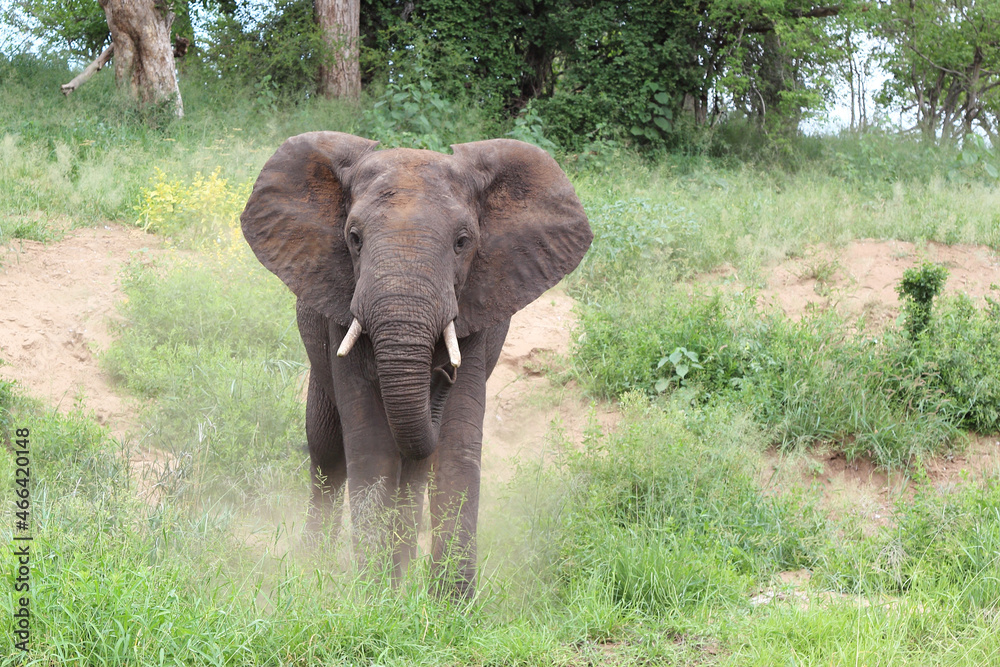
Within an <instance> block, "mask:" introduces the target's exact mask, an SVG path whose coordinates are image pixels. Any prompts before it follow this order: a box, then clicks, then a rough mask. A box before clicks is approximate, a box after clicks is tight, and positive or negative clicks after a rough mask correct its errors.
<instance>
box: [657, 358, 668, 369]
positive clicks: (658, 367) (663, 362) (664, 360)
mask: <svg viewBox="0 0 1000 667" xmlns="http://www.w3.org/2000/svg"><path fill="white" fill-rule="evenodd" d="M668 361H670V359H668V358H667V357H663V358H662V359H660V363H658V364H656V370H660V369H661V368H663V365H664V364H665V363H667V362H668Z"/></svg>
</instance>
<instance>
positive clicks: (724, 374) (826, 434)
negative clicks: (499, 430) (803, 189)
mask: <svg viewBox="0 0 1000 667" xmlns="http://www.w3.org/2000/svg"><path fill="white" fill-rule="evenodd" d="M638 292H639V294H637V295H633V296H631V297H622V296H619V297H615V298H614V299H608V300H607V303H606V304H605V305H603V306H600V305H596V304H595V305H589V306H586V307H585V308H583V311H582V314H581V319H580V326H581V327H582V328H583V330H584V332H585V333H584V335H583V336H582V337H581V339H580V340H579V342H578V344H577V346H576V350H575V355H574V360H575V365H576V369H577V372H578V373H579V375H580V377H581V378H582V379H583V380H584V382H585V383H586V385H587V386H588V387H589V388H590V389H591V390H592V391H594V392H596V393H598V394H600V395H602V396H605V397H612V398H613V397H616V396H619V395H621V394H622V393H623V392H625V391H629V390H640V391H642V392H644V393H646V394H647V395H649V396H655V395H656V394H657V393H658V389H659V390H662V389H664V388H666V387H668V386H673V387H676V386H678V385H679V384H680V383H679V382H676V378H675V375H676V366H674V365H671V364H669V363H666V364H661V363H660V361H661V360H662V359H664V358H667V359H668V360H669V357H670V355H671V354H672V353H673V352H674V351H675V350H677V349H678V348H683V349H684V350H686V351H687V352H689V353H691V354H693V355H696V356H697V366H698V367H694V366H690V365H689V367H688V368H687V369H686V371H687V372H686V373H685V375H684V384H685V385H687V386H690V387H692V388H694V389H696V390H697V396H698V400H699V401H701V402H712V401H735V402H737V403H739V404H741V405H744V406H746V408H747V409H749V410H751V411H752V413H753V414H754V415H756V417H757V418H758V419H759V420H761V422H762V423H763V424H767V425H769V426H771V427H773V429H774V431H773V433H774V437H775V438H776V439H777V441H778V442H779V443H781V444H784V445H794V444H796V443H809V442H813V441H827V442H836V443H838V446H839V447H841V448H842V449H843V450H844V451H845V452H846V453H847V454H848V456H852V457H853V456H856V455H860V454H864V455H867V456H871V457H873V458H874V459H875V460H876V461H878V462H879V463H882V464H885V465H903V464H906V463H907V462H909V461H910V460H911V459H912V458H913V457H914V456H915V455H919V454H922V453H925V452H932V451H936V450H938V449H940V448H941V447H943V446H944V445H946V444H948V443H949V442H951V440H952V439H953V438H955V437H956V435H957V428H958V426H959V425H961V423H962V420H961V419H960V418H959V415H958V412H957V411H956V409H955V397H954V396H952V395H951V394H949V393H948V392H947V391H944V390H943V389H942V388H941V386H940V385H939V384H934V383H932V382H929V381H928V379H927V377H925V373H924V372H923V371H922V370H920V369H919V368H916V367H914V365H913V363H912V362H911V360H910V359H908V358H907V357H906V356H905V355H902V354H900V352H899V350H901V349H902V348H901V346H904V347H908V345H909V343H908V342H907V341H905V340H902V339H900V338H899V337H898V336H896V337H894V336H892V335H891V334H890V335H888V336H885V337H884V338H883V340H882V341H875V340H873V339H866V338H864V337H850V336H847V335H845V333H844V322H843V321H842V320H840V319H839V318H838V317H836V316H835V315H833V314H828V315H823V316H812V317H806V318H804V319H803V320H802V321H800V322H797V323H796V322H792V321H791V320H789V319H787V318H786V317H784V315H782V314H780V313H775V312H770V313H761V312H760V311H759V310H758V308H757V306H756V300H755V298H754V296H753V295H752V294H749V293H745V294H742V295H738V296H726V295H724V294H723V293H721V292H717V293H714V294H711V295H705V294H703V293H700V292H699V291H697V290H696V289H694V288H691V287H689V286H676V287H663V286H662V285H660V284H658V283H656V282H653V281H647V282H646V283H642V284H640V287H639V290H638ZM623 323H627V324H623ZM688 358H689V357H688ZM657 385H659V387H658V386H657Z"/></svg>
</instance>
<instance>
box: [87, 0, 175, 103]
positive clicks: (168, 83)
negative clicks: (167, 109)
mask: <svg viewBox="0 0 1000 667" xmlns="http://www.w3.org/2000/svg"><path fill="white" fill-rule="evenodd" d="M99 1H100V3H101V7H103V8H104V14H105V16H106V17H107V20H108V28H109V29H110V30H111V42H112V44H113V46H114V66H115V80H116V81H117V82H118V85H119V86H120V87H124V88H126V89H127V90H128V92H129V94H130V95H131V96H132V98H133V99H137V100H139V101H141V102H143V103H144V104H159V103H166V104H170V105H173V107H174V113H176V114H177V116H178V117H180V116H183V115H184V106H183V103H182V102H181V91H180V89H179V88H178V87H177V72H176V70H175V69H174V48H173V46H172V45H171V44H170V25H171V24H172V23H173V21H174V13H173V12H172V11H171V10H170V8H169V7H167V6H166V4H165V3H163V2H162V0H99Z"/></svg>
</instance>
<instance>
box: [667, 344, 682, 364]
mask: <svg viewBox="0 0 1000 667" xmlns="http://www.w3.org/2000/svg"><path fill="white" fill-rule="evenodd" d="M684 352H685V350H684V348H681V347H678V348H675V349H674V351H673V352H671V353H670V363H672V364H673V365H674V366H676V365H677V364H679V363H680V362H681V359H683V358H684Z"/></svg>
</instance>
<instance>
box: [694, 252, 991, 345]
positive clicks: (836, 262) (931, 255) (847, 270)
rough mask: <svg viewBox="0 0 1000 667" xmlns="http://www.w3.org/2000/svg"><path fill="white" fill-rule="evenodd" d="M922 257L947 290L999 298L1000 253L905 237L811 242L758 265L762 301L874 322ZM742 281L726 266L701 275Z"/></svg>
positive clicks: (893, 303)
mask: <svg viewBox="0 0 1000 667" xmlns="http://www.w3.org/2000/svg"><path fill="white" fill-rule="evenodd" d="M923 262H936V263H940V264H944V265H945V266H946V267H947V268H948V270H949V272H950V275H949V277H948V282H947V284H946V285H945V291H946V292H965V293H966V294H968V295H969V296H971V297H973V298H975V299H981V298H982V297H983V296H985V295H989V294H992V296H993V298H995V299H1000V291H998V289H995V288H993V287H991V286H993V285H1000V256H998V255H997V254H996V253H995V252H993V251H992V250H990V249H989V248H986V247H984V246H970V245H952V246H947V245H942V244H939V243H928V244H926V245H919V246H918V245H915V244H913V243H907V242H905V241H872V240H868V239H862V240H858V241H851V242H849V243H847V244H846V245H845V246H843V247H836V248H835V247H831V246H822V245H821V246H815V247H812V248H810V249H808V250H807V251H806V252H805V254H804V256H803V257H796V258H789V259H787V260H785V261H783V262H781V263H779V264H777V265H775V266H770V267H765V268H764V270H763V271H762V272H763V274H764V277H765V280H766V286H764V287H763V288H762V289H761V290H760V300H759V301H760V303H761V304H762V305H771V306H774V307H777V308H780V309H781V310H782V311H784V312H785V314H787V315H788V316H789V317H792V318H793V319H798V318H800V317H802V315H803V314H805V313H806V312H809V311H810V310H815V309H819V310H824V309H827V308H834V309H836V310H837V311H838V312H840V313H841V314H843V315H846V316H848V317H858V316H860V315H865V317H866V320H867V322H868V324H869V325H872V326H874V327H876V328H878V327H883V326H885V325H887V324H889V323H891V322H892V321H893V320H894V319H895V318H896V316H897V315H898V313H899V305H900V304H899V297H898V296H897V294H896V285H897V284H898V283H899V281H900V280H901V279H902V277H903V271H905V270H906V269H908V268H910V267H913V266H919V265H920V264H921V263H923ZM699 282H701V283H706V282H708V283H714V282H719V283H724V284H727V285H730V286H733V287H735V288H737V289H739V288H742V287H745V285H744V284H743V281H742V280H741V277H740V276H739V275H738V274H737V272H736V271H735V270H734V269H733V268H732V267H729V266H723V267H720V268H719V269H718V270H716V271H712V272H710V273H708V274H706V275H704V276H702V277H701V278H700V280H699Z"/></svg>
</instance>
